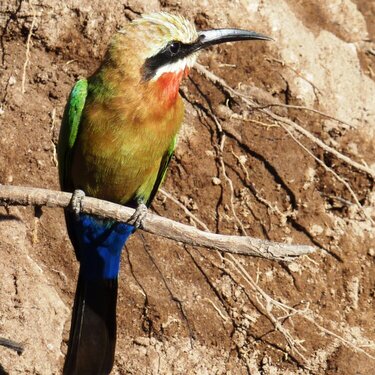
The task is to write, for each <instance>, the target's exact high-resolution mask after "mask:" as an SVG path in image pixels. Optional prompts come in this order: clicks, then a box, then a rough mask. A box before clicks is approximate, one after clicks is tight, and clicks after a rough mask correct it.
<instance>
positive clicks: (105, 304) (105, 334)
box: [64, 213, 134, 375]
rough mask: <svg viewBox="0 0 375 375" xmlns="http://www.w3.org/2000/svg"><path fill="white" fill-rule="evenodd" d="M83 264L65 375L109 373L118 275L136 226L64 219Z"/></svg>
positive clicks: (113, 347)
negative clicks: (125, 248)
mask: <svg viewBox="0 0 375 375" xmlns="http://www.w3.org/2000/svg"><path fill="white" fill-rule="evenodd" d="M66 219H67V226H68V232H69V235H70V238H71V240H72V243H73V246H74V248H75V251H76V255H77V258H78V260H79V261H80V263H81V266H80V271H79V277H78V284H77V290H76V295H75V301H74V308H73V315H72V323H71V329H70V337H69V342H68V353H67V356H66V359H65V364H64V374H65V375H78V374H79V375H85V374H87V375H96V374H97V375H99V374H100V375H105V374H109V373H110V371H111V369H112V367H113V361H114V354H115V344H116V301H117V276H118V273H119V267H120V257H121V251H122V248H123V247H124V244H125V242H126V240H127V239H128V237H129V236H130V235H131V234H132V233H133V232H134V227H133V226H132V225H128V224H124V223H116V222H113V221H108V220H101V219H97V218H94V217H92V216H89V215H80V217H79V219H78V220H77V219H76V218H75V217H74V216H73V215H72V214H71V213H67V214H66Z"/></svg>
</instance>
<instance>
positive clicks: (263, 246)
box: [0, 185, 316, 261]
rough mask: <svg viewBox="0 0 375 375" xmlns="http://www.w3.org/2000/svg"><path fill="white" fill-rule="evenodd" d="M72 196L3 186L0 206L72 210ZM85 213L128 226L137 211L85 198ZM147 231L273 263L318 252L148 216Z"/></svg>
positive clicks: (304, 247)
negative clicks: (272, 261)
mask: <svg viewBox="0 0 375 375" xmlns="http://www.w3.org/2000/svg"><path fill="white" fill-rule="evenodd" d="M71 197H72V194H71V193H64V192H60V191H53V190H46V189H38V188H31V187H20V186H6V185H0V205H3V206H4V205H21V206H30V205H32V206H47V207H62V208H67V207H69V206H70V200H71ZM81 211H82V212H84V213H87V214H91V215H95V216H99V217H103V218H108V219H113V220H116V221H121V222H126V221H127V220H129V218H130V217H131V215H132V214H133V213H134V210H133V209H132V208H129V207H124V206H121V205H118V204H115V203H111V202H107V201H103V200H100V199H96V198H91V197H85V198H84V199H83V201H82V210H81ZM142 229H143V230H144V231H146V232H149V233H152V234H156V235H158V236H162V237H165V238H169V239H172V240H175V241H179V242H183V243H185V244H188V245H193V246H203V247H206V248H209V249H214V250H219V251H223V252H228V253H232V254H242V255H251V256H258V257H262V258H266V259H272V260H283V261H288V260H292V259H293V258H295V257H298V256H301V255H305V254H311V253H313V252H314V251H315V250H316V249H315V248H314V247H312V246H308V245H290V244H284V243H276V242H271V241H265V240H261V239H257V238H252V237H245V236H228V235H222V234H214V233H210V232H204V231H201V230H199V229H197V228H195V227H192V226H190V225H185V224H181V223H178V222H176V221H173V220H170V219H166V218H164V217H160V216H158V215H153V214H148V215H147V216H146V219H145V220H144V222H143V228H142Z"/></svg>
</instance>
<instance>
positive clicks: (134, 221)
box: [128, 199, 147, 229]
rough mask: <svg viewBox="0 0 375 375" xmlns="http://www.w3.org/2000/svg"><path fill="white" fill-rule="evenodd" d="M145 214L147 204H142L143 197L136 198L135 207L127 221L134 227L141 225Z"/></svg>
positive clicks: (137, 227)
mask: <svg viewBox="0 0 375 375" xmlns="http://www.w3.org/2000/svg"><path fill="white" fill-rule="evenodd" d="M146 216H147V206H146V205H145V204H144V202H143V199H139V200H137V208H136V209H135V211H134V214H133V215H132V216H131V217H130V219H129V220H128V223H129V224H131V225H133V226H134V227H135V228H136V229H139V228H141V227H142V226H143V221H144V219H145V217H146Z"/></svg>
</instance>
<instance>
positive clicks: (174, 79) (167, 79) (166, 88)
mask: <svg viewBox="0 0 375 375" xmlns="http://www.w3.org/2000/svg"><path fill="white" fill-rule="evenodd" d="M189 71H190V69H189V68H185V70H181V71H180V72H166V73H164V74H162V75H161V76H160V77H159V79H158V80H157V81H156V82H157V86H158V91H159V93H160V99H161V100H162V101H163V102H164V103H165V105H166V107H170V106H172V105H173V104H174V103H175V102H176V99H177V95H178V90H179V88H180V84H181V81H182V79H183V78H184V77H187V75H188V74H189Z"/></svg>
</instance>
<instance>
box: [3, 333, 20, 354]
mask: <svg viewBox="0 0 375 375" xmlns="http://www.w3.org/2000/svg"><path fill="white" fill-rule="evenodd" d="M0 345H1V346H4V347H5V348H8V349H12V350H14V351H16V352H17V354H22V353H23V351H24V350H25V348H24V347H23V345H22V344H19V343H18V342H15V341H13V340H9V339H6V338H4V337H0Z"/></svg>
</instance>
